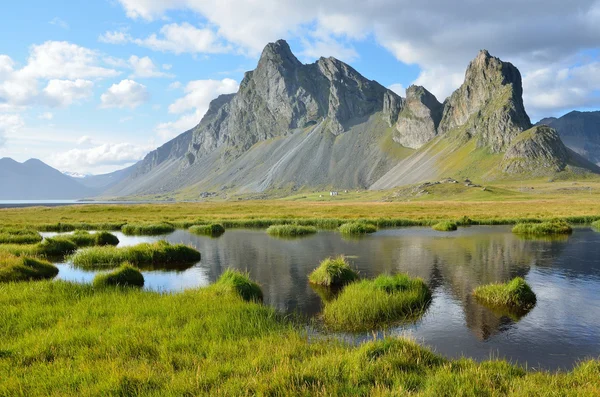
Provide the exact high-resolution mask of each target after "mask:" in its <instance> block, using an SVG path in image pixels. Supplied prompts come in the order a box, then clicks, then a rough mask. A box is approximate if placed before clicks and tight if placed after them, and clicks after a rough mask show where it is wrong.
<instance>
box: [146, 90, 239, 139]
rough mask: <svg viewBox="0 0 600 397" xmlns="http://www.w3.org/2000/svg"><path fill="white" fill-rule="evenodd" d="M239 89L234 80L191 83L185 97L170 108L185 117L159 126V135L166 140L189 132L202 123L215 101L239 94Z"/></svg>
mask: <svg viewBox="0 0 600 397" xmlns="http://www.w3.org/2000/svg"><path fill="white" fill-rule="evenodd" d="M238 88H239V84H238V83H237V81H235V80H233V79H223V80H196V81H190V82H189V83H188V84H187V85H186V87H185V89H184V91H185V95H184V96H183V97H181V98H179V99H177V100H176V101H175V102H174V103H172V104H171V105H170V106H169V113H173V114H183V115H182V116H181V117H180V118H179V119H178V120H176V121H172V122H166V123H161V124H159V125H158V126H157V127H156V131H157V133H158V135H159V136H160V137H161V138H162V139H163V140H166V139H169V138H173V137H175V136H177V135H179V134H181V133H182V132H184V131H187V130H189V129H190V128H192V127H194V126H195V125H196V124H198V123H199V122H200V120H201V119H202V116H204V114H205V113H206V111H207V110H208V106H209V105H210V102H211V101H212V100H213V99H215V98H216V97H218V96H219V95H222V94H231V93H233V92H237V90H238Z"/></svg>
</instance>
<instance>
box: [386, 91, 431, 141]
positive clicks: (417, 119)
mask: <svg viewBox="0 0 600 397" xmlns="http://www.w3.org/2000/svg"><path fill="white" fill-rule="evenodd" d="M442 112H443V105H442V104H441V103H439V102H438V100H437V98H436V97H435V96H434V95H433V94H431V93H430V92H429V91H427V90H426V89H425V88H424V87H420V86H415V85H412V86H410V87H408V89H407V90H406V100H405V101H404V106H403V107H402V110H401V112H400V114H399V115H398V120H397V124H396V131H394V137H393V139H394V141H395V142H397V143H399V144H400V145H402V146H405V147H409V148H411V149H418V148H420V147H421V146H423V145H424V144H426V143H427V142H429V141H430V140H432V139H433V138H435V136H436V135H437V128H438V125H439V123H440V120H441V118H442Z"/></svg>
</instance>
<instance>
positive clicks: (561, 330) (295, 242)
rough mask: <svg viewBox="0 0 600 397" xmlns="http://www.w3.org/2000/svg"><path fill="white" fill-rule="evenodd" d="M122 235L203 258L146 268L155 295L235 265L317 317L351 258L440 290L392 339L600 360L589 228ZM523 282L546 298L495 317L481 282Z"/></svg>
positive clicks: (72, 275) (77, 275) (65, 267)
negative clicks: (332, 265)
mask: <svg viewBox="0 0 600 397" xmlns="http://www.w3.org/2000/svg"><path fill="white" fill-rule="evenodd" d="M117 235H118V237H119V239H120V240H121V245H131V244H137V243H139V242H143V241H156V240H159V239H161V238H166V239H167V240H168V241H170V242H173V243H181V242H182V243H185V244H190V245H192V246H194V247H196V248H197V249H199V250H200V252H201V253H202V261H201V262H200V263H198V264H196V265H194V266H192V267H191V268H189V269H186V270H185V271H181V272H170V271H160V272H157V271H144V272H143V273H144V277H145V278H146V287H145V288H149V289H153V290H161V291H179V290H181V289H185V288H192V287H197V286H205V285H208V284H209V283H212V282H214V281H215V280H216V279H217V278H218V277H219V276H220V274H221V273H222V272H223V271H224V270H225V269H227V268H229V267H232V268H235V269H239V270H243V271H248V272H249V273H250V276H251V277H252V278H253V279H255V280H256V281H257V282H259V283H260V284H261V286H262V288H263V292H264V297H265V303H266V304H269V305H271V306H273V307H275V308H277V309H278V310H281V311H287V312H293V311H297V312H299V313H301V314H303V315H307V316H315V315H317V314H318V313H320V311H321V308H322V303H323V299H327V298H328V296H326V295H323V293H322V291H315V290H314V289H313V288H312V287H311V286H310V285H309V283H308V282H307V277H308V274H309V273H310V272H311V271H312V270H313V269H314V268H315V267H317V266H318V264H319V262H320V261H321V260H323V259H324V258H326V257H329V256H337V255H341V254H344V255H345V256H346V257H347V258H348V259H349V261H350V262H351V264H352V266H353V267H354V268H356V269H357V270H358V271H359V272H360V274H361V275H362V276H363V277H375V276H377V275H379V274H382V273H397V272H405V273H408V274H409V275H411V276H413V277H421V278H423V279H424V280H425V281H426V282H427V283H428V284H429V286H430V288H431V289H432V291H433V301H432V304H431V306H430V308H429V309H428V311H427V313H426V314H425V316H424V317H423V318H422V319H421V320H420V321H418V322H416V323H415V324H410V325H404V326H399V327H397V328H396V329H394V330H392V331H388V333H389V332H392V333H394V334H409V335H412V336H413V337H415V338H416V339H417V340H419V341H421V342H423V343H425V344H428V345H430V346H432V347H433V348H434V349H436V350H437V351H438V352H440V353H442V354H444V355H446V356H451V357H458V356H462V355H466V356H470V357H474V358H476V359H487V358H489V357H490V356H501V357H507V358H509V359H512V360H513V361H519V362H522V363H524V362H527V363H529V365H530V366H537V365H538V364H541V366H543V367H544V368H549V369H554V368H559V367H569V366H571V365H572V364H573V363H574V362H576V361H577V360H579V359H583V358H585V357H589V356H592V357H597V356H600V295H599V294H600V293H599V291H600V233H594V232H592V231H591V230H590V229H589V228H579V229H576V230H575V232H574V233H573V235H572V236H570V237H569V238H568V239H567V240H558V241H557V240H551V241H540V240H525V239H521V238H519V237H517V236H514V235H513V234H512V233H511V231H510V227H504V226H474V227H469V228H461V229H459V230H458V231H457V232H453V233H450V234H449V233H443V232H435V231H433V230H431V229H429V228H406V229H395V230H383V231H379V232H377V233H375V234H373V235H370V236H366V237H363V238H361V239H351V240H347V239H343V238H342V237H341V236H340V235H339V234H337V233H334V232H319V233H318V234H316V235H312V236H308V237H305V238H302V239H292V240H289V239H283V240H282V239H274V238H271V237H270V236H268V235H267V234H266V233H265V232H264V231H261V230H228V231H227V232H226V233H225V234H224V235H222V236H221V237H219V238H217V239H214V238H210V237H205V236H196V235H192V234H190V233H188V232H186V231H182V230H179V231H176V232H174V233H172V234H170V235H168V236H166V237H165V236H163V237H161V236H156V237H129V236H123V235H122V234H120V233H117ZM59 267H60V273H59V278H63V279H69V280H76V281H90V280H91V279H92V278H93V275H94V273H93V272H84V271H81V270H77V269H73V268H72V267H70V266H69V264H60V265H59ZM516 276H521V277H524V278H526V279H527V281H528V282H529V283H530V285H531V286H532V288H533V290H534V291H535V292H536V294H537V296H538V302H537V305H536V307H535V308H534V309H533V310H532V311H531V312H530V313H529V314H528V315H526V316H524V317H519V316H513V315H511V314H510V313H501V312H497V311H496V312H495V311H493V310H490V309H488V308H486V307H485V306H482V305H481V304H479V303H478V302H477V301H476V300H475V299H474V297H473V296H472V295H471V293H472V291H473V289H474V288H475V287H477V286H478V285H481V284H486V283H491V282H506V281H508V280H510V279H512V278H514V277H516ZM372 337H373V336H372V334H371V333H365V334H364V335H359V336H356V335H353V336H350V338H351V339H352V340H362V339H370V338H372Z"/></svg>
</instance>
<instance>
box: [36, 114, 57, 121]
mask: <svg viewBox="0 0 600 397" xmlns="http://www.w3.org/2000/svg"><path fill="white" fill-rule="evenodd" d="M53 118H54V114H52V113H51V112H44V113H40V115H39V116H38V119H40V120H48V121H50V120H52V119H53Z"/></svg>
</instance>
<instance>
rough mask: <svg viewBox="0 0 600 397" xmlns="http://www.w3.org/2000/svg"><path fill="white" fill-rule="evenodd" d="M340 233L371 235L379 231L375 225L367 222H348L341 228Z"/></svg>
mask: <svg viewBox="0 0 600 397" xmlns="http://www.w3.org/2000/svg"><path fill="white" fill-rule="evenodd" d="M339 230H340V233H342V234H347V235H361V234H370V233H375V232H376V231H377V227H375V225H373V224H370V223H366V222H348V223H344V224H343V225H342V226H340V228H339Z"/></svg>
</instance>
